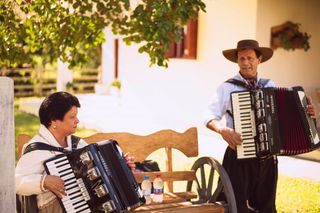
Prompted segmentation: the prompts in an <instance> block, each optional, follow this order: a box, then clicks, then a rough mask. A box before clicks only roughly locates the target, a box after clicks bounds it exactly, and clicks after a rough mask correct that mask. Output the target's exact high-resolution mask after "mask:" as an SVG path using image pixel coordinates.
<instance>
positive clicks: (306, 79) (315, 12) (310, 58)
mask: <svg viewBox="0 0 320 213" xmlns="http://www.w3.org/2000/svg"><path fill="white" fill-rule="evenodd" d="M319 11H320V1H319V0H308V1H304V0H268V1H264V0H258V14H260V15H258V18H257V38H258V39H259V40H260V41H263V42H264V43H266V44H268V43H269V42H270V33H271V31H270V29H271V27H273V26H277V25H280V24H282V23H284V22H286V21H292V22H295V23H300V24H301V26H300V29H301V31H302V32H307V33H308V34H310V35H311V38H310V40H309V41H310V46H311V48H310V49H309V50H308V51H307V52H305V51H304V50H303V49H298V50H297V49H296V50H294V51H292V50H290V51H287V50H284V49H282V48H278V49H276V50H275V51H274V56H273V58H272V60H270V62H268V63H266V66H265V67H263V74H265V76H267V77H269V78H272V79H274V80H275V81H276V82H277V84H278V85H279V86H285V87H286V86H296V85H300V86H303V87H304V89H305V91H306V93H307V94H308V95H310V96H312V97H313V100H314V103H316V106H317V107H318V111H320V102H319V101H320V100H318V99H317V98H316V89H317V88H320V69H319V67H320V60H319V54H320V13H319ZM319 92H320V90H319Z"/></svg>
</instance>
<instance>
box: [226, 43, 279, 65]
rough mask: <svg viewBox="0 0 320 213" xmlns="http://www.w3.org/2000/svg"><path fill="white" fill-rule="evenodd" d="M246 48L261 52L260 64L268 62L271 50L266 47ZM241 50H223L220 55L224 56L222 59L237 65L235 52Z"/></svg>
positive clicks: (271, 53)
mask: <svg viewBox="0 0 320 213" xmlns="http://www.w3.org/2000/svg"><path fill="white" fill-rule="evenodd" d="M248 48H251V49H255V50H258V51H259V52H261V55H262V60H261V63H263V62H265V61H267V60H269V59H270V58H271V57H272V55H273V50H272V49H271V48H268V47H258V48H252V47H248ZM241 49H245V48H241ZM241 49H229V50H224V51H222V54H223V55H224V57H225V58H226V59H228V60H230V61H232V62H234V63H238V56H237V52H238V51H239V50H241Z"/></svg>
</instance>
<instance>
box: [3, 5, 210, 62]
mask: <svg viewBox="0 0 320 213" xmlns="http://www.w3.org/2000/svg"><path fill="white" fill-rule="evenodd" d="M200 10H202V11H205V4H204V3H203V2H202V1H201V0H2V1H0V51H1V53H0V66H16V65H18V64H22V63H25V62H30V60H31V58H32V56H33V55H37V54H38V55H39V54H41V55H43V56H45V58H46V60H48V61H55V60H56V59H60V60H62V61H64V62H69V64H70V65H71V66H74V65H78V64H81V63H83V62H85V61H86V59H87V57H88V54H87V52H88V50H90V49H91V48H95V47H97V46H98V45H99V44H101V43H103V42H105V36H104V33H103V30H104V29H105V28H106V27H110V28H111V29H112V31H113V33H114V34H116V35H119V36H120V37H121V38H122V39H123V41H124V42H126V44H128V45H130V44H131V43H138V44H139V52H141V53H147V54H148V55H149V57H150V62H151V64H157V65H159V66H165V67H166V66H167V65H168V59H167V58H166V56H165V53H166V51H167V50H168V48H169V44H170V41H172V40H176V41H178V40H179V39H180V36H181V35H180V33H181V32H180V30H178V28H179V27H181V26H183V25H185V24H186V23H187V21H188V20H189V19H190V18H192V17H196V14H197V13H198V12H199V11H200ZM107 42H108V41H107Z"/></svg>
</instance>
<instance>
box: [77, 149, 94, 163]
mask: <svg viewBox="0 0 320 213" xmlns="http://www.w3.org/2000/svg"><path fill="white" fill-rule="evenodd" d="M80 161H81V162H82V164H84V165H89V164H90V163H91V162H92V158H91V156H90V154H89V152H84V153H82V154H81V155H80Z"/></svg>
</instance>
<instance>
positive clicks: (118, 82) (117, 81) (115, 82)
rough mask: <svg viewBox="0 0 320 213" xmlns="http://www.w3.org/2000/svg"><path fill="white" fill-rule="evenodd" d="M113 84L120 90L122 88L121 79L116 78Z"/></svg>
mask: <svg viewBox="0 0 320 213" xmlns="http://www.w3.org/2000/svg"><path fill="white" fill-rule="evenodd" d="M111 86H113V87H117V88H118V89H119V90H120V89H121V81H119V80H118V79H114V80H113V81H112V83H111Z"/></svg>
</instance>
